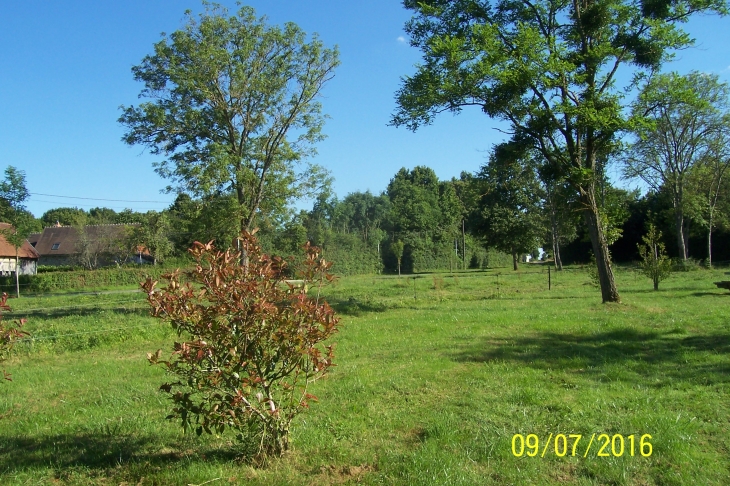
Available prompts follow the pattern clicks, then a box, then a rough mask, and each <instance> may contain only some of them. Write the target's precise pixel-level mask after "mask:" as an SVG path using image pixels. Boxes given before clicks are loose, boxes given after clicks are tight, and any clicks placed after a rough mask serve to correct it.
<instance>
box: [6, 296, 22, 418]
mask: <svg viewBox="0 0 730 486" xmlns="http://www.w3.org/2000/svg"><path fill="white" fill-rule="evenodd" d="M7 301H8V294H6V293H5V292H3V295H2V297H0V363H2V362H3V361H5V359H6V358H7V356H8V353H9V352H10V350H11V349H12V347H13V344H15V342H16V341H17V340H18V339H20V338H22V337H25V336H28V333H27V332H24V331H22V330H21V328H22V327H23V325H24V324H25V319H20V320H18V321H15V322H14V323H13V324H11V325H9V326H8V325H6V324H5V323H4V322H3V316H4V313H5V312H9V311H10V306H9V305H8V303H7ZM0 374H2V376H0V385H1V384H2V383H3V382H4V381H6V380H7V381H12V380H11V378H10V373H8V372H7V371H5V370H0ZM0 418H2V415H0Z"/></svg>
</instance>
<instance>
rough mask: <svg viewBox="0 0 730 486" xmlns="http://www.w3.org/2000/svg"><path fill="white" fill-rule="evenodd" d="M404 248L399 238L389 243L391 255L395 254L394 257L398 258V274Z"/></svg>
mask: <svg viewBox="0 0 730 486" xmlns="http://www.w3.org/2000/svg"><path fill="white" fill-rule="evenodd" d="M404 248H405V245H404V243H403V242H402V241H401V240H397V241H394V242H392V243H391V244H390V251H392V252H393V255H395V258H396V259H397V260H398V275H400V264H401V260H402V259H403V250H404Z"/></svg>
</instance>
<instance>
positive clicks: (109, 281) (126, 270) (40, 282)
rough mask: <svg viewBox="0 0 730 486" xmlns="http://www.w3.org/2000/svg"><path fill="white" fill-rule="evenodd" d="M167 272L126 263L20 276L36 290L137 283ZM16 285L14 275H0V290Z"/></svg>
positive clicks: (29, 288)
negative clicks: (130, 265) (118, 265)
mask: <svg viewBox="0 0 730 486" xmlns="http://www.w3.org/2000/svg"><path fill="white" fill-rule="evenodd" d="M167 271H168V270H166V269H165V268H163V267H155V268H152V267H149V266H144V267H140V266H133V267H127V266H124V267H113V268H99V269H96V270H71V271H69V270H65V271H57V272H43V273H39V274H38V275H21V276H20V286H21V287H22V288H23V289H24V291H26V292H37V293H46V292H57V291H65V290H89V289H101V288H109V287H119V286H128V285H137V284H138V283H139V282H141V281H142V280H144V279H145V278H147V277H148V276H153V277H155V278H156V277H157V276H159V275H161V274H162V273H165V272H167ZM14 286H15V280H14V278H13V277H0V291H7V290H11V289H13V288H14Z"/></svg>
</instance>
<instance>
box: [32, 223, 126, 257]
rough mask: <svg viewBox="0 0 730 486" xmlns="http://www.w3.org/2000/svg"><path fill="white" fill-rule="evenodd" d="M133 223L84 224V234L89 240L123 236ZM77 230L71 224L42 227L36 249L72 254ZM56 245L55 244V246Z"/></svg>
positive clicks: (74, 251) (77, 234) (48, 253)
mask: <svg viewBox="0 0 730 486" xmlns="http://www.w3.org/2000/svg"><path fill="white" fill-rule="evenodd" d="M130 226H133V225H125V224H99V225H93V226H84V230H85V231H86V235H87V237H88V238H89V240H91V241H98V240H100V239H102V238H104V239H118V238H123V237H124V236H125V235H124V233H125V230H126V228H128V227H130ZM78 241H79V232H78V230H77V229H76V228H74V227H73V226H50V227H48V228H44V229H43V233H41V237H40V238H39V239H38V243H36V245H35V249H36V251H37V252H38V253H39V254H41V255H44V256H50V255H74V254H76V253H77V252H78V248H77V243H78ZM56 245H57V246H56ZM54 247H55V248H54Z"/></svg>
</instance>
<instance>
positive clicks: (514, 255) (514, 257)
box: [512, 252, 518, 271]
mask: <svg viewBox="0 0 730 486" xmlns="http://www.w3.org/2000/svg"><path fill="white" fill-rule="evenodd" d="M517 260H518V255H517V253H515V252H512V266H513V267H514V270H515V271H517Z"/></svg>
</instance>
